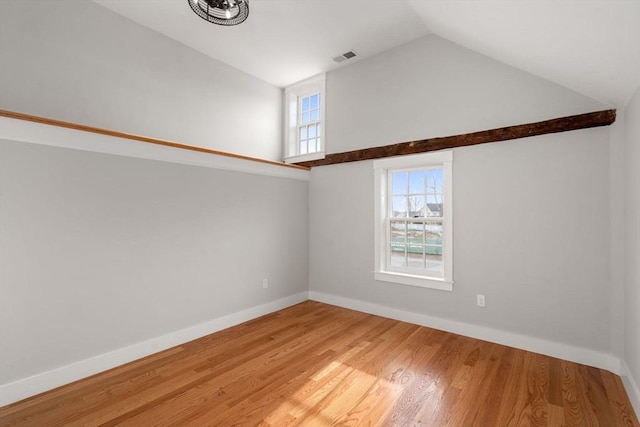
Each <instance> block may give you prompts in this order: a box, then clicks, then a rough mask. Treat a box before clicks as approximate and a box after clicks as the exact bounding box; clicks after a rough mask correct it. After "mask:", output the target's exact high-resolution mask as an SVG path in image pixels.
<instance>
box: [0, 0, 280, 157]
mask: <svg viewBox="0 0 640 427" xmlns="http://www.w3.org/2000/svg"><path fill="white" fill-rule="evenodd" d="M281 103H282V95H281V90H280V89H279V88H276V87H275V86H272V85H269V84H267V83H265V82H263V81H261V80H258V79H256V78H254V77H251V76H249V75H247V74H244V73H242V72H240V71H237V70H235V69H233V68H231V67H229V66H228V65H225V64H223V63H221V62H219V61H216V60H213V59H211V58H208V57H206V56H204V55H203V54H201V53H199V52H197V51H195V50H193V49H190V48H187V47H186V46H184V45H182V44H180V43H178V42H176V41H174V40H171V39H169V38H167V37H165V36H163V35H160V34H158V33H156V32H153V31H151V30H150V29H148V28H145V27H143V26H141V25H139V24H136V23H134V22H132V21H130V20H128V19H126V18H124V17H122V16H120V15H117V14H115V13H114V12H112V11H110V10H108V9H105V8H103V7H101V6H99V5H97V4H95V3H93V2H91V1H77V0H59V1H42V0H41V1H35V0H2V1H0V108H2V109H6V110H13V111H17V112H21V113H27V114H33V115H39V116H44V117H49V118H55V119H59V120H66V121H71V122H76V123H81V124H85V125H92V126H97V127H103V128H107V129H113V130H117V131H121V132H129V133H134V134H139V135H145V136H152V137H156V138H161V139H167V140H171V141H177V142H182V143H185V144H191V145H199V146H204V147H210V148H215V149H219V150H223V151H230V152H234V153H240V154H246V155H250V156H254V157H262V158H267V159H272V160H280V159H281V150H282V147H281V133H282V130H281V127H282V126H281Z"/></svg>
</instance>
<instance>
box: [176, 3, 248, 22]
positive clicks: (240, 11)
mask: <svg viewBox="0 0 640 427" xmlns="http://www.w3.org/2000/svg"><path fill="white" fill-rule="evenodd" d="M187 1H188V2H189V6H191V9H193V11H194V12H195V13H196V14H197V15H198V16H199V17H200V18H202V19H204V20H205V21H209V22H211V23H213V24H218V25H238V24H240V23H242V22H244V21H245V20H246V19H247V17H248V16H249V0H187Z"/></svg>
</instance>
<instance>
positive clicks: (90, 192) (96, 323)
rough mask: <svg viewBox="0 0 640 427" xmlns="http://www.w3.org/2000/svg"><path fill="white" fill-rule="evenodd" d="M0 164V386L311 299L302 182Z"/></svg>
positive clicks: (26, 149)
mask: <svg viewBox="0 0 640 427" xmlns="http://www.w3.org/2000/svg"><path fill="white" fill-rule="evenodd" d="M0 162H1V163H0V184H1V186H0V194H1V197H2V199H1V203H0V234H1V235H2V239H0V342H1V343H2V345H0V384H6V383H9V382H12V381H15V380H19V379H23V378H25V377H28V376H29V375H34V374H39V373H42V372H44V371H47V370H50V369H53V368H57V367H60V366H64V365H68V364H71V363H73V362H77V361H81V360H83V359H87V358H89V357H92V356H96V355H100V354H103V353H106V352H109V351H112V350H117V349H120V348H123V347H126V346H129V345H133V344H136V343H139V342H141V341H144V340H148V339H152V338H155V337H158V336H161V335H163V334H168V333H171V332H174V331H178V330H180V329H183V328H188V327H191V326H193V325H196V324H199V323H202V322H207V321H209V320H211V319H215V318H219V317H222V316H225V315H229V314H233V313H237V312H239V311H242V310H245V309H247V308H251V307H255V306H257V305H260V304H264V303H267V302H269V301H274V300H277V299H282V298H285V297H287V296H290V295H294V294H297V293H300V292H306V291H307V289H308V279H307V272H308V250H307V248H308V238H307V234H308V231H307V230H308V207H307V198H308V182H306V181H303V180H294V179H285V178H276V177H267V176H260V175H253V174H246V173H240V172H230V171H222V170H215V169H207V168H200V167H194V166H185V165H178V164H172V163H162V162H157V161H152V160H143V159H134V158H129V157H121V156H114V155H108V154H98V153H89V152H84V151H79V150H70V149H62V148H55V147H46V146H40V145H34V144H25V143H16V142H8V141H3V142H1V143H0ZM263 278H268V279H269V288H268V289H263V288H262V279H263Z"/></svg>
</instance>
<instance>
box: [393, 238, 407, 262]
mask: <svg viewBox="0 0 640 427" xmlns="http://www.w3.org/2000/svg"><path fill="white" fill-rule="evenodd" d="M389 254H390V256H389V258H390V261H391V267H406V266H407V261H406V258H407V255H406V247H405V246H404V245H398V244H393V243H392V244H391V251H390V252H389Z"/></svg>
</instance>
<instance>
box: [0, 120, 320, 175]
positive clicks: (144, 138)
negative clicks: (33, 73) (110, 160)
mask: <svg viewBox="0 0 640 427" xmlns="http://www.w3.org/2000/svg"><path fill="white" fill-rule="evenodd" d="M0 117H8V118H11V119H18V120H25V121H29V122H35V123H41V124H45V125H50V126H57V127H61V128H66V129H74V130H79V131H83V132H90V133H95V134H100V135H106V136H111V137H114V138H124V139H128V140H133V141H138V142H146V143H149V144H156V145H163V146H166V147H173V148H179V149H182V150H190V151H197V152H200V153H206V154H213V155H216V156H224V157H231V158H234V159H240V160H248V161H251V162H258V163H265V164H269V165H274V166H282V167H285V168H292V169H298V170H304V171H308V170H309V169H310V168H309V167H307V166H302V165H295V164H289V163H284V162H276V161H273V160H267V159H260V158H258V157H251V156H245V155H242V154H234V153H229V152H226V151H219V150H214V149H211V148H205V147H200V146H197V145H189V144H183V143H180V142H173V141H167V140H163V139H157V138H150V137H147V136H141V135H135V134H131V133H124V132H118V131H113V130H108V129H103V128H98V127H93V126H86V125H81V124H77V123H72V122H65V121H62V120H56V119H49V118H45V117H39V116H33V115H30V114H24V113H17V112H14V111H8V110H0Z"/></svg>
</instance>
